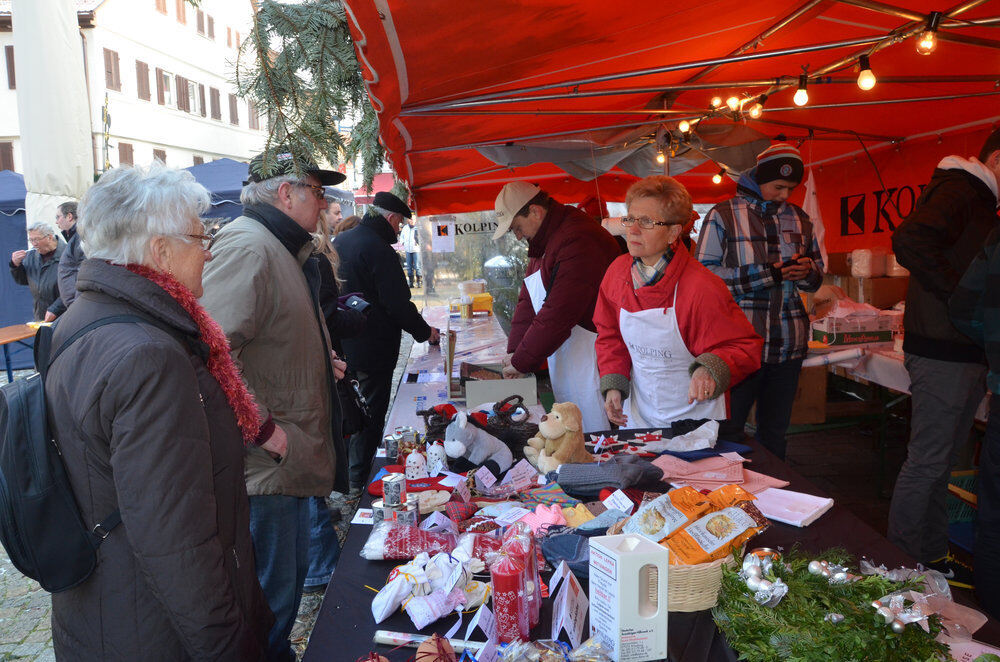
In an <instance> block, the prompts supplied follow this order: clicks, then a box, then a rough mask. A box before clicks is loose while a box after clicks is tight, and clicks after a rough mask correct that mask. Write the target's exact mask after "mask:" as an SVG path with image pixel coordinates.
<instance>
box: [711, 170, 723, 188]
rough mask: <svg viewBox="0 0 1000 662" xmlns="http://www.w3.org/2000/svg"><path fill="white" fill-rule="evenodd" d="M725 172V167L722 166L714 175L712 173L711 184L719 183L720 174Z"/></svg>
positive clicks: (720, 179)
mask: <svg viewBox="0 0 1000 662" xmlns="http://www.w3.org/2000/svg"><path fill="white" fill-rule="evenodd" d="M725 174H726V170H725V168H723V169H722V170H720V171H719V172H717V173H715V174H714V175H712V183H713V184H721V183H722V176H723V175H725Z"/></svg>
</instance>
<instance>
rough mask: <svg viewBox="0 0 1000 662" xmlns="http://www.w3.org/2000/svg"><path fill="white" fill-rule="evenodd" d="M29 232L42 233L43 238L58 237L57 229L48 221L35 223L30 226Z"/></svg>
mask: <svg viewBox="0 0 1000 662" xmlns="http://www.w3.org/2000/svg"><path fill="white" fill-rule="evenodd" d="M28 232H41V233H42V236H43V237H54V236H56V229H55V228H54V227H53V226H52V224H51V223H49V222H48V221H35V222H34V223H32V224H31V225H29V226H28Z"/></svg>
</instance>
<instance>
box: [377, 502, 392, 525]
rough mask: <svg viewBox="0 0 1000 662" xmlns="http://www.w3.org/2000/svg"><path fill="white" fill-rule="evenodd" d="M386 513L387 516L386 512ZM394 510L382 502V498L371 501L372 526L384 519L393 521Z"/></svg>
mask: <svg viewBox="0 0 1000 662" xmlns="http://www.w3.org/2000/svg"><path fill="white" fill-rule="evenodd" d="M387 513H388V515H389V516H388V517H386V514H387ZM394 517H395V511H394V510H393V509H392V508H389V507H387V506H386V505H385V504H384V503H382V499H376V500H374V501H372V526H378V525H379V524H381V523H382V522H384V521H390V522H391V521H393V518H394Z"/></svg>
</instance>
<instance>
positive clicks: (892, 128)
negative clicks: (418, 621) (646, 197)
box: [346, 0, 1000, 251]
mask: <svg viewBox="0 0 1000 662" xmlns="http://www.w3.org/2000/svg"><path fill="white" fill-rule="evenodd" d="M906 5H907V6H906V7H905V8H903V7H898V6H893V5H889V4H885V3H882V2H878V1H876V0H839V1H832V0H808V1H805V2H803V1H802V0H795V1H788V0H774V1H772V2H768V3H759V2H745V1H739V0H708V1H705V2H700V3H697V4H695V3H675V4H671V3H652V2H645V3H628V4H625V5H623V4H619V3H609V2H606V1H605V0H600V1H598V0H533V1H532V2H491V3H469V2H458V1H456V0H435V1H434V2H429V3H428V2H419V3H415V2H406V1H403V0H347V3H346V7H347V13H348V19H349V21H350V24H351V30H352V34H353V36H354V38H355V43H356V50H357V54H358V59H359V61H360V63H361V66H362V71H363V74H364V75H365V77H366V79H367V81H368V91H369V96H370V98H371V101H372V104H373V105H374V107H375V109H376V110H377V111H378V112H379V116H380V121H381V135H382V141H383V143H384V144H385V146H386V149H387V152H388V157H389V160H390V161H391V163H392V165H393V167H394V169H395V170H396V172H397V174H398V175H399V176H400V177H402V178H404V179H406V180H407V181H408V182H409V184H410V186H411V189H412V190H413V193H414V198H415V203H416V206H417V210H418V212H419V213H420V214H424V215H427V214H437V213H454V212H462V211H474V210H483V209H491V208H492V206H493V199H494V198H495V196H496V193H497V192H498V190H499V189H500V187H501V186H502V184H503V183H505V182H507V181H510V180H513V179H525V180H529V181H533V182H536V183H538V184H539V185H541V186H542V187H543V188H545V189H546V190H548V191H549V192H550V193H552V194H553V195H554V196H555V197H556V198H557V199H560V200H562V201H564V202H577V201H580V200H582V199H584V198H585V197H588V196H591V195H598V196H600V197H601V198H603V199H605V200H622V199H623V197H624V193H625V190H626V189H627V188H628V186H629V184H631V182H633V181H634V180H635V176H633V175H630V174H628V173H626V172H625V171H624V170H622V169H621V168H620V167H615V168H612V169H610V170H609V171H607V172H606V173H604V174H600V175H599V176H598V177H596V178H593V176H591V181H582V180H580V179H577V178H575V177H572V176H570V175H569V174H567V173H566V172H565V171H564V170H563V169H561V168H558V167H556V166H555V165H553V164H551V163H534V164H529V165H518V166H516V167H510V166H507V165H498V164H497V163H496V162H494V161H491V160H489V159H487V158H486V157H485V156H483V155H482V154H481V153H480V151H478V150H477V148H483V147H487V146H493V147H498V146H499V147H503V146H505V145H508V146H516V145H531V144H534V143H537V142H538V141H588V142H589V144H592V145H595V146H606V145H625V146H628V145H636V144H637V143H643V142H644V143H648V144H651V145H653V147H654V149H659V150H661V151H664V152H666V153H670V152H671V151H674V152H678V153H684V151H685V150H686V148H687V143H688V142H689V136H690V135H691V134H685V133H682V132H681V131H680V130H679V127H678V123H679V122H680V121H681V120H685V119H686V120H689V121H691V120H699V119H701V120H702V122H703V123H702V124H699V125H696V127H695V133H697V132H698V131H699V130H700V127H707V126H711V125H724V124H727V123H728V124H735V123H745V124H747V125H748V126H750V127H752V128H754V129H756V130H757V131H759V132H760V133H762V134H764V136H766V137H767V138H770V139H772V140H774V139H779V140H786V141H788V142H791V143H793V144H800V145H801V146H800V149H801V150H802V152H803V155H804V157H805V159H806V161H807V163H808V164H810V165H811V166H813V172H814V175H815V177H816V182H817V192H818V199H819V202H820V209H821V211H822V213H823V216H824V220H825V224H826V226H827V244H828V247H829V249H830V250H831V251H836V250H849V249H850V248H854V247H856V246H860V245H865V246H869V245H873V244H879V243H884V242H887V241H888V236H889V235H890V234H891V226H892V224H893V223H895V222H897V221H898V220H899V215H900V212H902V213H903V214H904V215H905V212H906V211H908V206H912V199H911V194H914V195H915V194H917V193H919V186H920V184H922V183H925V182H926V181H927V179H928V178H929V176H930V172H931V170H932V169H933V167H934V165H935V164H936V162H937V160H938V159H939V158H940V157H941V156H943V155H945V154H948V153H958V154H961V155H964V156H968V155H974V154H976V153H977V152H978V149H979V146H980V144H981V142H982V140H983V138H984V137H985V135H986V134H987V133H988V132H989V131H990V130H991V128H992V127H993V126H994V125H995V124H996V123H997V122H998V121H1000V105H998V96H997V95H1000V90H998V88H997V86H998V83H1000V41H998V40H995V39H994V37H996V35H997V33H998V28H1000V2H998V1H997V0H993V1H987V0H978V1H976V0H970V1H968V2H964V3H962V4H960V5H955V6H953V7H941V6H940V5H935V4H934V3H932V2H929V1H927V0H906ZM929 21H930V22H932V23H934V24H935V27H936V28H937V32H936V36H937V40H938V44H937V48H936V49H935V50H934V52H933V53H931V54H929V55H921V54H919V53H918V52H917V50H916V48H915V44H916V41H917V36H918V35H919V34H920V33H921V32H922V31H923V30H925V29H926V28H927V27H928V22H929ZM861 55H869V56H870V62H871V68H872V70H873V72H874V73H875V75H876V76H877V78H878V84H877V85H876V86H875V88H874V89H872V90H869V91H862V90H861V89H859V87H858V85H857V83H856V79H857V76H858V67H857V65H858V60H859V57H860V56H861ZM803 74H804V75H805V76H806V78H805V82H806V83H807V90H808V94H809V101H808V104H807V105H805V106H803V107H798V106H796V105H794V104H793V103H792V96H793V93H794V92H795V91H796V88H797V87H798V85H799V81H800V76H802V75H803ZM762 94H767V99H766V100H765V104H764V108H763V112H762V113H761V115H760V117H759V119H753V118H751V117H749V109H750V108H751V106H752V105H753V104H754V103H755V102H757V101H759V100H760V95H762ZM730 96H735V97H737V99H741V100H742V102H741V103H740V105H739V106H738V109H737V111H736V112H732V111H729V110H728V108H727V107H726V106H725V104H723V106H722V108H721V109H716V110H714V111H713V110H711V105H710V104H711V100H712V98H713V97H720V98H721V99H723V100H725V99H727V98H728V97H730ZM577 144H579V143H577ZM650 153H651V154H655V152H650ZM873 161H874V163H875V164H877V166H878V168H877V171H876V168H875V167H874V166H873V165H872V162H873ZM595 166H596V162H595ZM719 168H720V166H719V165H718V164H716V163H713V162H711V161H708V162H706V163H703V164H702V165H700V166H697V167H695V168H694V169H692V170H689V171H688V172H685V173H683V174H680V175H678V178H679V179H680V180H681V181H682V182H683V183H684V184H685V185H686V186H687V187H688V188H689V190H691V192H692V194H693V196H694V198H695V200H696V201H697V202H714V201H718V200H721V199H724V198H725V197H728V196H730V195H732V194H733V192H734V185H733V183H732V181H731V180H728V179H726V180H724V181H723V183H722V184H714V183H712V176H713V175H714V174H716V173H718V172H719ZM907 187H909V188H907ZM897 207H898V209H897Z"/></svg>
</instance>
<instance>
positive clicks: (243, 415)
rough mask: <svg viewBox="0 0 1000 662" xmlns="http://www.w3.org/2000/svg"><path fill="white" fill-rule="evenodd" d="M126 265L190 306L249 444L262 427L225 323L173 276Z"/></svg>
mask: <svg viewBox="0 0 1000 662" xmlns="http://www.w3.org/2000/svg"><path fill="white" fill-rule="evenodd" d="M125 268H126V269H128V270H129V271H131V272H132V273H134V274H138V275H140V276H142V277H143V278H145V279H147V280H150V281H152V282H154V283H156V284H157V285H159V286H160V287H161V288H163V291H164V292H166V293H167V294H169V295H170V296H171V297H172V298H173V300H174V301H176V302H177V303H178V304H180V306H181V308H183V309H184V310H186V311H187V313H188V315H190V316H191V319H193V320H194V322H195V324H197V325H198V331H199V332H200V333H201V339H202V341H203V342H204V343H205V344H207V345H208V349H209V355H208V371H209V372H210V373H212V376H213V377H215V381H217V382H219V386H221V387H222V392H223V393H225V395H226V400H228V401H229V406H230V408H231V409H232V410H233V413H234V414H236V422H237V423H238V424H239V426H240V430H241V431H242V432H243V442H244V443H245V444H252V443H254V440H255V439H256V438H257V433H258V431H259V430H260V427H261V420H260V416H259V415H258V413H257V405H256V404H255V403H254V399H253V396H252V395H250V392H249V391H247V387H246V385H245V384H244V383H243V379H242V378H241V377H240V373H239V371H238V370H237V369H236V364H235V363H233V358H232V356H230V355H229V340H227V339H226V334H225V333H223V332H222V327H220V326H219V324H218V322H216V321H215V320H213V319H212V317H211V316H210V315H209V314H208V312H207V311H206V310H205V309H204V308H203V307H202V305H201V304H200V303H198V300H197V299H196V298H195V296H194V294H193V293H192V292H191V290H189V289H188V288H187V287H186V286H185V285H184V284H182V283H181V282H180V281H179V280H177V279H176V278H174V277H173V276H171V275H169V274H165V273H163V272H162V271H155V270H153V269H150V268H149V267H146V266H143V265H141V264H126V265H125Z"/></svg>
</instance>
